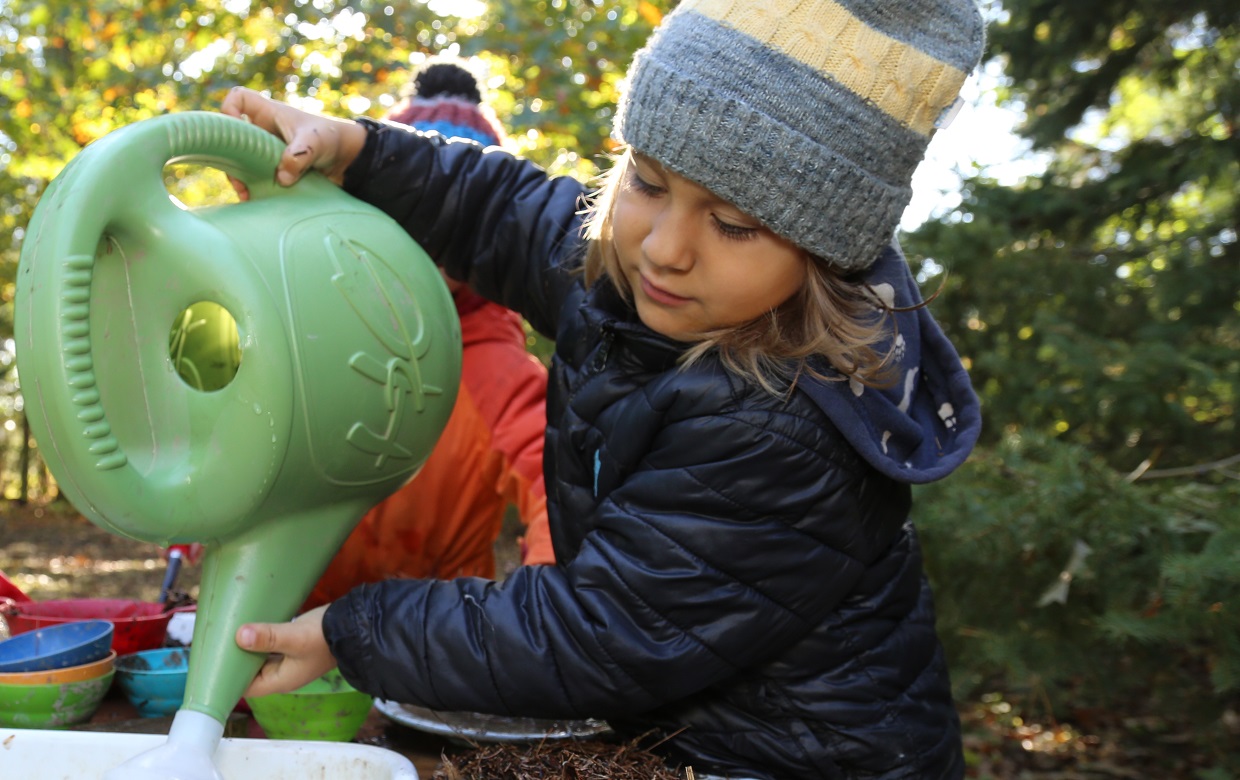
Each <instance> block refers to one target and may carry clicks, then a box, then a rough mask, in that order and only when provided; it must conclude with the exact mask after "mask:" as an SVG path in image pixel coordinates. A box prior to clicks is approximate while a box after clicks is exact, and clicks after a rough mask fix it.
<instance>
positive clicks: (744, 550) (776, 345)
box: [222, 0, 984, 780]
mask: <svg viewBox="0 0 1240 780" xmlns="http://www.w3.org/2000/svg"><path fill="white" fill-rule="evenodd" d="M983 34H984V31H983V23H982V20H981V17H980V14H979V12H978V9H977V8H976V7H975V5H974V3H973V0H915V1H914V2H909V0H834V1H832V0H788V2H781V3H771V2H766V1H765V0H764V1H760V2H759V1H755V0H682V2H680V3H679V4H678V5H677V7H676V9H675V10H674V11H673V12H672V13H670V14H669V15H668V16H667V17H666V18H665V19H664V20H663V22H662V23H661V25H660V27H659V28H658V29H657V30H656V32H655V33H654V35H653V36H652V37H651V39H650V41H649V42H648V43H647V45H646V46H645V47H644V48H643V49H642V50H641V51H640V52H638V53H637V55H636V56H635V58H634V62H633V64H632V66H631V68H630V71H629V76H628V83H627V85H626V87H625V91H624V93H623V97H622V101H621V104H620V106H619V110H618V112H617V116H616V121H615V132H616V135H617V137H618V138H619V139H620V140H621V141H623V142H624V143H625V144H626V145H627V146H626V150H625V152H624V153H623V154H621V155H620V156H619V158H618V159H617V160H616V162H615V165H614V166H613V168H612V170H611V172H610V173H609V174H608V176H607V178H606V180H605V181H604V183H603V186H602V188H601V190H600V191H599V192H597V193H595V194H594V195H593V197H588V196H589V193H588V192H587V190H586V189H585V187H583V186H582V185H581V184H579V183H577V182H575V181H572V180H571V179H568V178H549V177H548V176H547V175H546V173H545V172H544V171H542V170H540V169H539V168H537V167H536V166H534V165H532V164H530V163H528V162H525V161H522V160H520V159H517V158H515V157H513V156H511V155H509V154H507V153H505V152H503V151H502V150H498V149H494V148H491V149H486V150H484V149H482V148H480V147H479V146H477V145H474V144H469V143H461V142H451V141H448V140H447V139H444V138H443V137H441V136H437V135H423V134H420V133H417V132H415V131H411V130H407V129H405V128H402V127H399V126H396V125H391V124H385V123H382V122H376V121H373V120H369V119H365V118H362V119H358V120H356V121H347V120H342V119H335V118H330V117H323V116H317V115H312V114H308V113H305V112H301V111H298V110H296V109H293V108H292V107H290V106H287V105H284V104H281V103H278V102H275V101H271V100H268V99H266V98H263V97H262V96H260V95H258V94H257V93H255V92H252V91H249V90H243V89H238V90H234V91H233V92H231V93H230V94H229V96H228V97H227V99H226V100H225V102H224V104H223V107H222V110H223V111H224V112H225V113H227V114H230V115H233V116H241V115H245V116H247V117H248V118H249V120H250V121H252V122H254V123H256V124H257V125H258V126H260V127H264V128H266V129H268V130H270V131H271V132H279V133H280V134H281V135H282V137H283V138H284V140H285V141H286V142H287V144H288V148H287V149H286V151H285V154H284V155H283V157H282V159H281V161H280V164H279V166H278V168H277V172H276V177H277V180H278V181H280V182H282V183H290V182H292V181H295V180H296V179H297V177H298V176H300V175H301V174H302V173H303V172H304V171H305V170H306V169H307V168H308V167H309V166H311V165H313V166H314V167H315V168H317V169H319V170H321V171H323V172H324V173H326V175H327V176H328V177H329V178H331V179H332V180H334V181H336V182H337V183H340V184H342V186H343V187H344V188H345V190H346V191H348V192H350V193H352V194H354V195H355V196H357V197H360V198H362V199H363V200H366V201H368V202H370V203H374V204H376V205H377V206H379V207H381V208H383V209H385V210H386V211H387V212H388V213H389V214H390V215H392V217H393V218H395V219H396V220H397V221H399V222H400V223H401V224H402V225H404V226H405V228H406V229H407V230H408V231H409V233H410V235H411V236H413V238H414V239H416V240H417V241H418V242H419V243H420V244H421V245H422V246H424V247H425V248H426V249H427V251H428V252H429V253H430V254H431V256H432V257H433V258H435V260H436V262H438V263H439V264H440V265H441V266H442V267H443V268H444V270H445V271H446V273H447V274H448V275H449V276H450V277H452V278H454V279H458V280H462V281H467V282H468V283H469V285H470V286H471V288H472V289H474V290H476V291H477V292H479V293H480V294H482V295H484V296H486V297H488V298H490V299H492V300H495V301H497V302H500V303H502V304H504V305H506V306H508V307H510V308H512V309H514V310H516V311H519V312H521V313H522V314H523V315H524V316H525V317H526V319H527V320H528V321H529V322H530V323H531V324H532V325H533V326H534V327H535V328H536V329H537V330H538V331H539V332H541V333H544V334H547V335H550V336H554V338H555V343H556V354H555V358H554V361H553V363H552V367H551V380H550V383H549V388H548V397H547V409H548V415H547V419H548V428H547V439H546V451H545V464H544V465H545V475H546V485H547V493H548V514H549V520H550V527H551V536H552V541H553V544H554V548H555V554H556V561H557V563H556V565H554V566H529V567H522V568H520V569H518V570H517V571H516V572H515V573H514V574H512V575H511V576H510V577H508V578H507V579H506V580H505V581H504V582H503V583H496V582H493V581H489V580H484V579H478V578H460V579H455V580H451V581H432V580H399V581H388V582H383V583H379V584H376V585H367V586H363V587H360V588H357V589H354V590H353V591H350V592H349V593H348V594H347V595H346V596H344V597H343V598H341V599H339V600H338V601H336V602H334V603H332V604H331V605H330V606H328V607H320V608H318V609H315V610H312V611H311V612H308V613H306V614H304V615H301V616H299V617H298V618H297V620H295V621H293V622H290V623H286V624H247V625H243V626H242V627H240V628H239V629H238V631H237V642H238V644H239V645H240V646H241V647H243V648H246V649H248V650H251V651H254V652H261V653H273V654H275V655H272V656H271V657H269V659H268V661H267V663H266V664H265V665H264V666H263V669H262V671H261V673H260V674H259V675H258V676H257V677H256V678H255V680H254V682H253V683H252V684H251V687H250V693H251V694H262V693H269V692H272V691H277V690H288V689H291V688H295V687H297V686H299V685H301V684H303V683H305V682H307V681H308V680H311V679H313V678H314V677H317V676H318V675H320V674H322V673H323V672H324V671H326V670H327V669H329V668H331V667H332V666H335V665H339V668H340V669H341V671H342V672H343V673H344V676H345V677H346V678H347V679H348V680H349V681H350V682H351V683H352V684H354V685H355V686H357V687H358V688H360V689H361V690H364V691H367V692H369V693H372V694H374V695H376V696H380V697H383V698H386V699H392V700H396V701H403V702H412V703H416V704H419V705H422V706H426V707H431V708H435V709H441V710H471V711H478V712H490V713H499V714H505V715H524V716H533V717H561V718H569V717H585V716H589V717H595V718H603V719H606V720H607V722H608V723H609V724H610V725H611V726H612V727H613V728H614V729H615V730H616V731H617V733H618V734H619V735H620V736H621V737H635V736H637V735H643V734H652V737H653V741H655V742H657V745H656V747H655V749H656V750H658V751H660V752H662V753H664V754H665V755H666V757H667V759H668V761H669V762H672V763H678V764H682V765H686V766H692V767H693V769H694V771H695V774H696V775H697V776H698V777H701V776H702V775H705V774H713V775H716V776H727V777H732V778H737V777H742V778H761V779H762V780H773V779H775V778H790V779H791V778H796V779H797V780H804V779H805V778H919V779H925V778H960V777H963V775H964V763H963V758H962V750H961V742H960V733H959V723H958V720H957V716H956V712H955V708H954V705H953V702H952V698H951V690H950V685H949V681H948V673H947V667H946V663H945V661H944V658H943V653H942V649H941V646H940V644H939V641H938V638H937V636H936V634H935V628H934V609H933V603H932V597H931V593H930V588H929V585H928V584H927V581H926V578H925V575H924V573H923V570H922V560H921V553H920V550H919V547H918V541H917V536H916V533H915V531H914V528H913V526H912V524H911V522H910V507H911V489H910V484H911V483H918V482H925V481H929V480H934V479H939V478H941V477H944V476H946V475H947V474H949V473H950V472H951V471H953V470H954V469H955V468H956V467H957V466H959V465H960V464H961V463H962V462H963V461H964V460H965V458H966V457H967V456H968V453H969V452H970V450H971V448H972V446H973V444H974V442H975V440H976V437H977V434H978V429H979V425H980V422H979V411H978V406H977V400H976V397H975V395H974V393H973V391H972V388H971V386H970V383H969V380H968V376H967V374H966V372H965V370H964V368H963V366H962V365H961V362H960V360H959V357H958V356H957V354H956V351H955V349H954V348H953V347H952V346H951V344H950V343H949V342H948V341H947V339H946V338H945V337H944V335H943V333H942V331H941V330H940V329H939V327H938V325H937V324H936V323H935V322H934V320H933V319H932V318H931V316H930V313H929V311H928V309H927V308H926V306H925V305H924V303H922V302H921V300H920V297H919V294H918V288H917V284H916V283H915V281H914V280H913V278H912V276H911V274H910V272H909V268H908V266H907V263H906V262H905V261H904V259H903V257H902V256H901V254H900V251H899V248H898V246H897V245H896V243H895V240H894V233H895V229H896V226H897V223H898V220H899V218H900V216H901V213H902V211H903V209H904V207H905V205H906V204H907V202H908V200H909V198H910V196H911V191H910V181H911V177H912V173H913V170H914V169H915V168H916V166H917V165H918V163H919V162H920V160H921V158H922V157H923V155H924V153H925V150H926V146H927V144H928V143H929V140H930V136H931V135H932V133H933V131H934V128H935V125H936V122H937V121H938V120H939V118H940V117H941V116H944V115H945V114H946V113H947V112H948V110H949V109H950V108H951V106H952V104H953V101H955V100H956V99H957V93H958V91H959V88H960V86H961V85H962V83H963V81H964V80H965V78H966V77H967V75H968V74H969V72H970V71H971V70H972V69H973V68H974V67H975V66H976V64H977V62H978V60H979V59H980V56H981V52H982V45H983Z"/></svg>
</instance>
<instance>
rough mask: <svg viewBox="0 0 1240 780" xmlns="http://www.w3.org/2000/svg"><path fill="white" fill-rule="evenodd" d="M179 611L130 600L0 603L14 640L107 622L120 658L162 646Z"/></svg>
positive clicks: (148, 602)
mask: <svg viewBox="0 0 1240 780" xmlns="http://www.w3.org/2000/svg"><path fill="white" fill-rule="evenodd" d="M190 609H192V608H190ZM178 611H179V610H170V611H168V612H165V611H164V605H163V604H159V603H156V602H153V601H131V600H129V599H57V600H52V601H26V602H17V601H13V600H9V599H0V615H3V616H4V619H5V620H6V621H7V622H8V624H9V631H10V632H11V633H12V634H13V635H14V636H17V635H18V634H23V633H25V632H27V631H33V630H35V629H36V628H44V627H46V626H55V625H59V624H61V623H73V622H76V621H79V620H107V621H108V622H110V623H111V624H112V625H113V626H114V628H115V632H114V633H113V634H112V649H113V650H115V651H116V654H117V655H118V656H119V655H128V654H130V653H136V652H138V651H139V650H152V649H154V648H156V647H160V646H161V645H163V643H164V636H165V635H166V634H167V632H168V621H170V620H171V619H172V616H173V614H174V613H175V612H178Z"/></svg>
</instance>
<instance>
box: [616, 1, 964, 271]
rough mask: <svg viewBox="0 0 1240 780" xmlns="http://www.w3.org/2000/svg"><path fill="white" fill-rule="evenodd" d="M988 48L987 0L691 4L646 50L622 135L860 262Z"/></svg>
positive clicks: (883, 237)
mask: <svg viewBox="0 0 1240 780" xmlns="http://www.w3.org/2000/svg"><path fill="white" fill-rule="evenodd" d="M983 44H984V24H983V21H982V18H981V14H980V13H979V11H978V9H977V6H976V5H975V0H682V2H681V3H680V4H679V6H677V8H676V9H675V10H674V11H672V12H671V13H670V14H668V16H667V17H666V18H665V19H664V20H663V23H662V24H661V25H660V26H659V28H658V29H657V30H655V32H654V34H653V35H652V36H651V38H650V40H649V41H648V42H647V44H646V46H645V47H644V48H643V49H642V50H641V51H639V52H638V53H637V54H636V55H635V56H634V60H633V65H632V67H631V68H630V69H629V74H628V77H627V80H628V84H627V85H626V87H625V92H624V95H623V96H622V98H621V101H620V105H619V107H618V111H617V115H616V123H615V131H616V136H617V137H618V139H619V140H621V141H622V142H623V143H626V144H628V145H629V146H631V147H632V148H633V149H634V150H636V151H638V152H641V153H642V154H645V155H648V156H650V157H652V158H654V159H655V160H657V161H658V162H660V163H661V164H663V165H664V166H665V167H667V168H669V169H670V170H673V171H675V172H676V173H679V174H681V175H682V176H685V177H686V178H688V179H690V180H691V181H693V182H696V183H697V184H699V185H701V186H703V187H705V188H706V189H708V190H710V191H711V192H713V193H714V194H715V195H717V196H719V197H721V198H724V199H726V200H728V201H730V202H731V203H733V204H734V205H736V206H737V207H738V208H740V209H742V210H743V211H745V212H746V213H748V214H750V215H751V216H753V217H754V218H756V219H758V220H761V221H762V222H763V224H765V225H766V226H767V227H768V228H770V229H771V230H773V231H774V232H775V233H777V234H779V235H781V236H783V237H784V238H787V239H789V240H790V241H792V242H793V243H795V244H796V245H798V246H800V247H801V248H803V249H806V250H808V251H809V252H812V253H813V254H815V255H817V256H819V257H821V258H823V259H824V260H826V261H827V262H829V263H831V264H833V265H835V266H836V267H837V268H840V269H842V270H843V271H845V272H852V271H860V270H863V269H865V268H868V267H869V266H870V265H872V264H873V263H874V262H875V260H876V259H877V258H878V256H879V254H880V253H881V251H882V250H883V248H884V247H886V246H888V245H889V244H890V243H891V240H892V238H893V236H894V234H895V230H896V226H897V225H898V224H899V221H900V217H901V215H902V214H903V212H904V208H905V206H907V205H908V202H909V200H910V199H911V197H912V188H911V181H912V177H913V171H914V170H915V169H916V168H917V165H918V164H919V163H920V162H921V160H922V158H923V157H924V156H925V153H926V147H927V145H928V144H929V142H930V136H931V135H932V133H933V132H934V130H935V127H936V124H939V123H940V122H941V120H942V119H944V118H945V117H946V116H947V114H948V113H949V112H950V110H951V109H952V108H953V106H954V104H955V102H956V100H957V99H958V94H959V92H960V88H961V86H962V85H963V83H964V80H965V78H966V77H967V76H968V75H969V73H970V72H971V71H972V70H973V68H974V67H976V65H977V63H978V62H979V60H980V59H981V55H982V48H983Z"/></svg>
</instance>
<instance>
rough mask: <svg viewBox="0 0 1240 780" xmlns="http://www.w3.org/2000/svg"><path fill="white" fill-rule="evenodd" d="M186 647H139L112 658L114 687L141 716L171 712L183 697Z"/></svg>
mask: <svg viewBox="0 0 1240 780" xmlns="http://www.w3.org/2000/svg"><path fill="white" fill-rule="evenodd" d="M188 675H189V649H188V648H185V647H165V648H160V649H158V650H143V651H141V652H137V653H130V654H129V655H122V656H121V657H120V658H117V659H116V686H117V687H118V688H120V689H121V692H122V693H124V694H125V698H126V699H128V700H129V703H130V704H132V705H133V706H134V708H136V709H137V710H138V715H139V716H141V717H143V718H160V717H163V716H165V715H171V714H172V713H174V712H176V711H177V710H178V709H180V707H181V702H182V701H183V700H184V699H185V679H186V677H188Z"/></svg>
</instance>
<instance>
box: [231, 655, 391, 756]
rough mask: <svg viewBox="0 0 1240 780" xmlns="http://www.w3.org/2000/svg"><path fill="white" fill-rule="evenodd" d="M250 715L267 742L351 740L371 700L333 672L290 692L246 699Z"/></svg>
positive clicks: (368, 710) (366, 712) (370, 704)
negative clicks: (256, 722) (252, 715)
mask: <svg viewBox="0 0 1240 780" xmlns="http://www.w3.org/2000/svg"><path fill="white" fill-rule="evenodd" d="M245 701H246V702H247V703H248V704H249V705H250V710H251V712H253V713H254V719H255V720H257V721H258V725H260V726H262V727H263V733H264V734H266V735H267V737H268V738H269V739H313V740H319V739H321V740H327V741H329V742H348V741H349V740H351V739H353V737H354V736H355V735H356V734H357V732H358V730H359V729H361V727H362V724H363V723H365V722H366V716H367V714H369V713H370V708H371V706H372V705H373V704H374V699H373V698H372V697H371V696H370V695H369V694H365V693H362V692H361V691H358V690H357V689H355V688H354V687H353V686H351V685H349V684H348V683H347V682H345V679H344V677H343V676H342V675H341V674H340V671H339V670H337V669H333V670H332V671H330V672H328V673H327V674H325V675H323V676H322V677H320V678H319V679H317V680H315V681H314V682H311V683H309V684H307V685H304V686H302V687H301V688H298V689H297V690H295V691H291V692H289V693H273V694H271V695H269V696H255V697H247V698H246V699H245Z"/></svg>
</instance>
